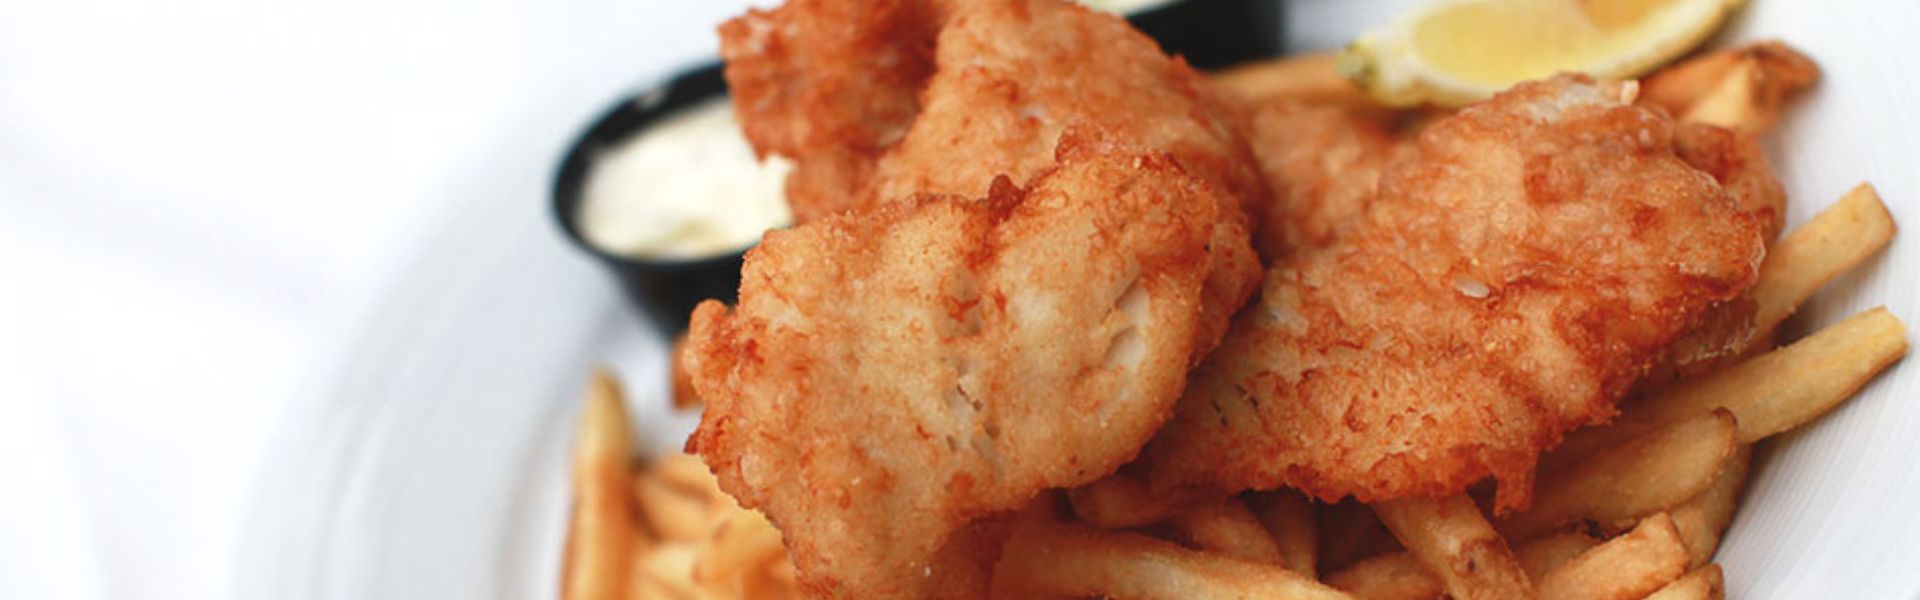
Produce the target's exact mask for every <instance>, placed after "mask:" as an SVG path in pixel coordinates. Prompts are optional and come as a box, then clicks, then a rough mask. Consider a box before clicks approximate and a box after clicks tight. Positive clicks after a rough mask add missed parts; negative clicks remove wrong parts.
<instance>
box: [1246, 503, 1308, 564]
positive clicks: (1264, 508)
mask: <svg viewBox="0 0 1920 600" xmlns="http://www.w3.org/2000/svg"><path fill="white" fill-rule="evenodd" d="M1247 507H1248V508H1251V509H1253V515H1254V516H1255V517H1258V518H1259V519H1260V524H1261V525H1263V526H1266V528H1267V534H1268V535H1271V536H1273V541H1274V543H1275V544H1277V545H1278V546H1280V557H1281V559H1282V560H1281V564H1283V565H1285V566H1286V567H1287V569H1288V570H1290V571H1293V572H1295V573H1299V574H1302V575H1306V576H1308V577H1312V576H1314V575H1315V574H1316V573H1318V571H1317V568H1318V565H1317V564H1316V563H1318V561H1319V548H1318V547H1316V544H1315V543H1314V538H1315V537H1316V534H1315V527H1314V522H1313V504H1312V503H1310V502H1308V501H1307V497H1306V496H1303V495H1301V494H1300V492H1296V491H1293V490H1275V491H1271V492H1262V493H1258V494H1251V495H1249V496H1248V497H1247Z"/></svg>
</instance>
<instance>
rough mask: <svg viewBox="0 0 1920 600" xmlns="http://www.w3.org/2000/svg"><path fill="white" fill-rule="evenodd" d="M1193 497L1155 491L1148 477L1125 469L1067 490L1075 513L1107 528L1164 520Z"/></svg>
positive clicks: (1093, 523)
mask: <svg viewBox="0 0 1920 600" xmlns="http://www.w3.org/2000/svg"><path fill="white" fill-rule="evenodd" d="M1190 500H1192V498H1190V497H1189V495H1188V494H1187V493H1184V492H1172V493H1155V492H1154V491H1153V490H1150V489H1148V487H1147V483H1146V482H1145V481H1141V480H1140V479H1139V478H1137V477H1133V476H1132V475H1129V474H1127V473H1124V472H1121V473H1114V474H1112V475H1109V476H1107V477H1104V478H1101V479H1100V480H1098V481H1095V482H1093V483H1090V484H1087V485H1085V486H1081V487H1078V488H1074V489H1071V490H1067V502H1068V503H1070V504H1072V505H1073V514H1074V516H1075V517H1078V518H1079V519H1080V520H1081V521H1083V522H1086V523H1087V524H1090V525H1094V526H1096V527H1101V528H1104V529H1126V528H1129V527H1139V526H1142V525H1147V524H1150V523H1156V522H1159V521H1163V520H1165V519H1166V518H1167V517H1168V516H1169V515H1172V514H1173V512H1174V511H1175V510H1177V509H1179V508H1180V506H1181V505H1182V504H1185V503H1187V502H1188V501H1190Z"/></svg>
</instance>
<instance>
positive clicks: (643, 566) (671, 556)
mask: <svg viewBox="0 0 1920 600" xmlns="http://www.w3.org/2000/svg"><path fill="white" fill-rule="evenodd" d="M698 552H699V548H698V547H696V546H694V545H692V544H660V545H656V546H653V547H651V548H648V549H646V550H644V551H642V552H641V553H640V554H639V555H637V556H635V557H634V562H633V573H632V583H633V591H634V592H635V593H634V594H633V596H632V597H633V598H636V599H639V598H646V599H649V600H651V599H653V598H686V599H688V600H692V599H694V598H701V597H704V595H703V594H702V593H701V589H700V586H699V585H697V584H695V583H694V581H693V563H694V560H695V559H696V557H697V555H698Z"/></svg>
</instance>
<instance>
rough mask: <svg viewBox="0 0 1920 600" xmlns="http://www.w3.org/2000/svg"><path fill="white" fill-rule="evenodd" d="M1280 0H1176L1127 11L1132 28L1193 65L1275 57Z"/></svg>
mask: <svg viewBox="0 0 1920 600" xmlns="http://www.w3.org/2000/svg"><path fill="white" fill-rule="evenodd" d="M1283 4H1284V0H1174V1H1172V2H1167V3H1165V4H1161V5H1158V6H1154V7H1151V8H1147V9H1145V10H1141V11H1136V12H1132V13H1128V14H1127V21H1128V22H1130V23H1132V24H1133V27H1134V28H1135V29H1139V30H1140V31H1141V32H1144V33H1146V34H1147V36H1148V37H1152V38H1153V39H1154V41H1157V42H1159V43H1160V49H1161V50H1163V51H1165V52H1166V53H1167V54H1175V55H1179V56H1183V57H1186V59H1187V64H1190V65H1193V67H1194V68H1196V69H1202V70H1206V69H1218V68H1221V67H1229V66H1233V65H1235V64H1239V63H1242V62H1246V61H1249V60H1256V59H1261V58H1270V57H1274V56H1279V55H1280V53H1281V52H1282V51H1283V50H1285V48H1284V46H1283V44H1284V42H1285V41H1286V39H1285V33H1284V32H1285V27H1284V25H1285V21H1284V20H1283V19H1284V18H1285V16H1286V15H1285V11H1283V10H1282V5H1283Z"/></svg>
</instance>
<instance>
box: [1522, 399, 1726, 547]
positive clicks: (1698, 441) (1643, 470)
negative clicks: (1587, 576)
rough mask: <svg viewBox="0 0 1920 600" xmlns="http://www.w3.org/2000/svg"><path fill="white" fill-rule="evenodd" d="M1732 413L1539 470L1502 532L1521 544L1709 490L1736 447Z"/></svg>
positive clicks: (1702, 418) (1687, 421)
mask: <svg viewBox="0 0 1920 600" xmlns="http://www.w3.org/2000/svg"><path fill="white" fill-rule="evenodd" d="M1738 431H1739V426H1738V424H1736V423H1735V422H1734V418H1733V415H1732V413H1729V412H1727V411H1725V410H1718V411H1714V412H1710V413H1702V414H1700V415H1699V416H1696V417H1693V418H1689V419H1681V420H1679V421H1678V422H1675V423H1673V424H1672V425H1668V426H1665V427H1661V428H1659V429H1656V430H1654V431H1651V432H1649V433H1647V434H1645V435H1641V436H1639V437H1635V438H1631V439H1628V440H1626V441H1624V442H1621V443H1619V444H1615V445H1613V446H1609V447H1607V448H1604V449H1601V450H1597V451H1595V452H1593V453H1592V454H1589V455H1587V456H1586V457H1585V458H1583V459H1581V460H1580V461H1578V462H1575V463H1572V464H1569V465H1567V466H1566V467H1564V468H1562V469H1560V470H1556V471H1551V472H1548V473H1545V474H1543V475H1541V476H1540V479H1539V483H1538V484H1536V485H1535V486H1534V492H1533V494H1534V497H1533V506H1532V507H1531V508H1529V509H1528V510H1527V511H1525V512H1520V513H1515V514H1512V515H1507V516H1505V517H1503V518H1501V519H1500V520H1499V521H1500V531H1501V532H1502V533H1505V534H1506V535H1507V536H1508V537H1509V538H1512V539H1516V540H1525V539H1532V538H1534V537H1538V536H1540V535H1544V534H1546V533H1549V532H1552V531H1553V530H1555V529H1558V528H1560V527H1563V526H1566V525H1571V524H1574V523H1577V522H1580V521H1583V520H1586V521H1595V522H1599V523H1612V522H1614V521H1619V520H1626V519H1639V518H1640V517H1643V516H1646V515H1650V514H1653V513H1656V512H1660V511H1664V510H1667V509H1668V508H1672V507H1673V506H1676V505H1678V504H1680V503H1682V502H1685V501H1686V500H1687V499H1688V498H1692V497H1694V496H1696V495H1699V494H1700V492H1702V491H1705V490H1706V489H1707V487H1708V486H1709V485H1712V483H1713V480H1714V476H1716V475H1718V474H1719V473H1720V470H1721V466H1722V465H1725V464H1726V462H1727V458H1728V457H1730V456H1733V453H1734V451H1735V450H1736V449H1737V448H1738V446H1739V445H1738V444H1737V443H1735V442H1734V436H1735V434H1736V433H1737V432H1738Z"/></svg>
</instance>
